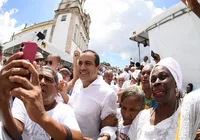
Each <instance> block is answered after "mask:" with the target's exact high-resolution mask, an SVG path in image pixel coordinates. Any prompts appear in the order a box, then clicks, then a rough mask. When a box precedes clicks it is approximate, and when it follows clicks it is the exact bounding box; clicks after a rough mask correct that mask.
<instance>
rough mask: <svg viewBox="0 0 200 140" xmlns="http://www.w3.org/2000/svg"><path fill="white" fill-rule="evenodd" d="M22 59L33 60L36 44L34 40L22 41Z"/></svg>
mask: <svg viewBox="0 0 200 140" xmlns="http://www.w3.org/2000/svg"><path fill="white" fill-rule="evenodd" d="M22 46H23V50H22V51H23V59H25V60H29V61H30V62H31V63H33V61H34V60H35V55H36V53H37V49H38V46H37V44H36V43H34V42H22Z"/></svg>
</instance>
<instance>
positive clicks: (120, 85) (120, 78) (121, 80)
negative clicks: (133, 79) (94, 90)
mask: <svg viewBox="0 0 200 140" xmlns="http://www.w3.org/2000/svg"><path fill="white" fill-rule="evenodd" d="M124 82H125V80H124V78H123V77H119V78H118V79H117V83H118V86H119V87H120V88H122V85H123V84H124Z"/></svg>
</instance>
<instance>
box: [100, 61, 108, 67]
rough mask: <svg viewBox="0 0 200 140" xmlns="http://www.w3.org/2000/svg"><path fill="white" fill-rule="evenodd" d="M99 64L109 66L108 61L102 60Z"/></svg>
mask: <svg viewBox="0 0 200 140" xmlns="http://www.w3.org/2000/svg"><path fill="white" fill-rule="evenodd" d="M101 65H105V66H110V63H108V62H105V61H103V62H101Z"/></svg>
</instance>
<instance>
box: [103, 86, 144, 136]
mask: <svg viewBox="0 0 200 140" xmlns="http://www.w3.org/2000/svg"><path fill="white" fill-rule="evenodd" d="M144 99H145V95H144V92H143V91H142V90H141V89H140V88H138V87H137V86H133V85H132V86H130V87H128V88H126V89H123V90H122V96H121V100H120V107H121V108H120V109H119V110H118V115H117V118H118V120H117V119H116V116H115V115H114V114H113V115H109V116H108V117H106V118H105V119H104V120H103V121H102V126H106V125H107V126H113V127H114V126H116V123H117V121H118V140H124V139H126V137H127V133H128V131H129V128H130V125H131V123H132V121H133V120H134V119H135V117H136V116H137V114H138V113H139V112H140V111H141V110H143V109H144V105H145V101H144Z"/></svg>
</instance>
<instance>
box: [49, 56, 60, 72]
mask: <svg viewBox="0 0 200 140" xmlns="http://www.w3.org/2000/svg"><path fill="white" fill-rule="evenodd" d="M47 65H48V66H49V67H51V68H53V69H54V70H56V71H57V70H58V67H59V65H60V63H59V62H58V60H57V58H56V57H55V56H48V57H47Z"/></svg>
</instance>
